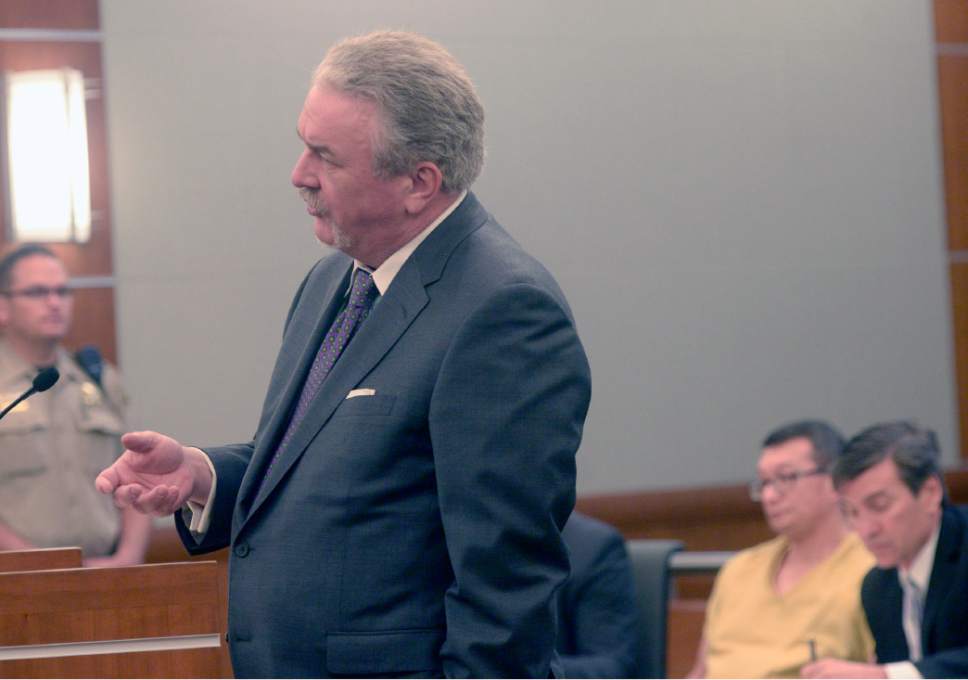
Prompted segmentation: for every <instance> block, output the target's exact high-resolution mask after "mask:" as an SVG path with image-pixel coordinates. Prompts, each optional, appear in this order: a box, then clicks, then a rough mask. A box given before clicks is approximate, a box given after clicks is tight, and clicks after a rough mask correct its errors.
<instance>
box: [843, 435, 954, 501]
mask: <svg viewBox="0 0 968 680" xmlns="http://www.w3.org/2000/svg"><path fill="white" fill-rule="evenodd" d="M888 456H890V458H891V460H893V461H894V464H895V465H896V466H897V472H898V475H899V476H900V477H901V481H902V482H904V484H905V486H907V488H908V489H910V490H911V493H912V494H914V495H917V494H918V492H919V491H920V490H921V487H922V486H923V485H924V482H925V480H927V479H928V477H932V476H934V477H937V478H938V481H940V482H941V488H942V489H944V480H943V479H942V477H941V467H940V462H939V461H940V459H941V447H940V446H938V438H937V436H936V435H935V434H934V432H932V431H931V430H928V429H925V428H923V427H921V426H919V425H917V424H916V423H912V422H908V421H904V420H898V421H895V422H891V423H879V424H877V425H873V426H871V427H869V428H867V429H866V430H864V431H862V432H861V433H860V434H858V435H857V436H855V437H854V438H853V439H851V440H850V441H849V442H847V446H846V447H845V448H844V453H843V455H842V456H841V457H840V458H839V459H838V460H837V463H836V464H835V465H834V470H833V479H834V486H835V487H838V488H839V487H841V486H843V485H844V484H846V483H847V482H849V481H851V480H853V479H857V478H858V477H860V476H861V475H862V474H864V473H865V472H866V471H867V470H869V469H870V468H872V467H874V466H875V465H877V464H878V463H880V462H881V461H883V460H885V459H887V458H888Z"/></svg>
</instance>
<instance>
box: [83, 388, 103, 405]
mask: <svg viewBox="0 0 968 680" xmlns="http://www.w3.org/2000/svg"><path fill="white" fill-rule="evenodd" d="M81 400H82V401H83V402H84V406H86V407H87V408H92V407H94V406H99V405H100V404H101V390H99V389H98V388H97V386H96V385H95V384H94V383H92V382H83V383H81Z"/></svg>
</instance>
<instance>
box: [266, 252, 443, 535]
mask: <svg viewBox="0 0 968 680" xmlns="http://www.w3.org/2000/svg"><path fill="white" fill-rule="evenodd" d="M426 304H427V294H426V292H425V291H424V288H423V284H421V282H420V278H419V275H418V272H417V270H416V268H415V267H404V268H403V269H401V271H400V272H399V273H398V274H397V276H396V277H395V278H394V279H393V283H392V284H391V285H390V288H389V289H388V290H387V293H386V295H385V296H383V297H381V298H380V300H379V302H378V303H377V304H376V305H375V306H374V307H373V309H372V311H371V312H370V314H369V316H367V318H366V321H364V322H363V325H362V326H360V328H359V329H358V330H357V331H356V334H355V335H354V336H353V338H352V340H351V341H350V343H349V344H348V345H347V346H346V349H345V350H343V353H342V355H340V357H339V359H337V360H336V363H335V364H334V365H333V368H332V370H331V371H330V372H329V375H327V376H326V379H325V380H324V381H323V384H322V386H321V387H320V388H319V393H318V394H317V395H316V398H315V399H313V402H312V404H311V405H310V407H309V410H308V411H307V412H306V415H305V417H304V418H303V420H302V422H301V423H300V424H299V425H298V426H297V428H296V431H295V432H294V433H293V436H292V439H291V440H290V441H289V444H288V445H287V446H286V448H285V450H283V451H281V452H280V454H279V458H278V459H277V460H276V461H275V463H274V464H273V466H272V471H271V473H270V474H269V477H267V478H266V480H265V481H264V482H263V483H262V485H261V488H259V489H258V494H257V495H256V497H255V500H254V502H253V503H252V507H251V510H250V511H249V513H248V515H249V516H250V517H251V516H252V515H253V514H254V513H255V512H256V511H257V510H258V509H259V507H260V506H261V505H262V503H263V502H265V499H266V497H268V496H269V495H270V494H271V493H272V492H273V490H274V489H275V488H276V486H277V485H278V484H279V482H280V481H281V480H282V478H283V477H285V475H286V473H287V472H288V471H289V469H290V468H291V467H292V466H293V465H294V464H295V463H296V461H297V460H299V458H300V457H301V456H302V455H303V453H304V452H305V451H306V448H307V447H308V446H309V444H310V442H311V441H312V440H313V438H314V437H315V436H316V435H317V434H318V433H319V431H320V430H321V429H322V428H323V426H324V425H325V424H326V423H327V422H328V421H329V419H330V417H331V416H332V415H333V412H334V411H335V410H336V408H337V407H338V406H339V405H340V404H341V403H342V402H343V400H344V399H346V395H347V393H349V391H350V390H351V389H353V388H354V387H356V386H357V385H358V384H359V383H360V381H361V380H363V378H365V377H366V375H367V374H368V373H369V372H370V371H371V370H373V367H374V366H376V365H377V363H379V361H380V360H381V359H382V358H383V357H384V356H385V355H386V353H387V352H388V351H389V350H390V348H391V347H392V346H393V344H394V343H395V342H396V341H397V339H398V338H399V337H400V336H401V335H402V334H403V332H404V331H405V330H406V329H407V328H408V327H409V326H410V324H411V323H413V320H414V319H415V318H416V317H417V315H418V314H419V313H420V311H421V310H422V309H423V308H424V306H425V305H426ZM320 341H321V338H320ZM317 344H318V343H317ZM313 355H315V352H313ZM309 361H310V362H312V358H310V360H309ZM301 365H303V366H304V365H305V364H301ZM304 373H305V371H303V374H304ZM298 382H299V383H300V385H299V388H301V386H302V385H301V383H302V381H301V380H300V381H298ZM298 396H299V395H298V388H297V389H295V390H293V388H292V387H290V388H289V390H288V391H287V399H286V402H285V403H287V404H289V405H290V408H287V409H286V410H285V411H286V412H285V417H284V418H282V419H281V420H280V422H279V423H278V424H277V425H276V428H277V431H281V429H282V428H283V427H284V424H283V423H282V421H283V420H284V421H286V422H288V416H289V413H290V412H291V405H292V403H293V400H294V399H298ZM277 438H278V437H277Z"/></svg>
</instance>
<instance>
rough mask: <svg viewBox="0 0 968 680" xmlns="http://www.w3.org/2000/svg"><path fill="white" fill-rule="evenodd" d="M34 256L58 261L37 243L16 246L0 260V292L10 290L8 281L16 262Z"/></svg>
mask: <svg viewBox="0 0 968 680" xmlns="http://www.w3.org/2000/svg"><path fill="white" fill-rule="evenodd" d="M34 255H43V256H45V257H52V258H54V259H55V260H56V259H58V258H57V256H56V255H54V251H52V250H51V249H50V248H48V247H47V246H42V245H40V244H39V243H25V244H23V245H20V246H17V247H16V248H14V249H13V250H11V251H9V252H8V253H7V254H6V255H4V256H3V258H0V290H2V291H5V290H8V289H9V288H10V279H11V275H12V273H13V268H14V267H15V266H16V265H17V263H18V262H20V261H21V260H23V259H24V258H27V257H32V256H34Z"/></svg>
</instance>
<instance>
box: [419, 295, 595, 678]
mask: <svg viewBox="0 0 968 680" xmlns="http://www.w3.org/2000/svg"><path fill="white" fill-rule="evenodd" d="M589 397H590V375H589V371H588V363H587V360H586V359H585V354H584V351H583V350H582V347H581V344H580V342H579V340H578V336H577V334H576V332H575V328H574V325H573V324H572V322H571V319H570V316H569V314H568V313H567V312H566V310H565V309H564V307H563V306H562V304H561V303H559V301H558V300H557V299H556V298H555V297H554V296H553V295H551V294H550V293H548V292H547V291H544V290H542V289H539V288H537V287H535V286H531V285H525V284H521V285H515V286H509V287H507V288H505V289H503V290H502V291H500V292H498V293H497V294H495V295H493V296H491V297H490V298H489V299H488V300H487V301H486V302H485V303H484V304H483V305H481V306H479V307H478V308H477V309H476V310H474V311H472V312H471V314H470V315H469V316H468V318H467V319H466V320H465V322H464V323H463V324H462V326H461V327H460V329H459V330H458V332H457V333H456V334H455V337H454V339H453V341H452V342H451V344H450V349H449V350H448V352H447V354H446V356H445V358H444V361H443V363H442V365H441V369H440V372H439V375H438V379H437V382H436V384H435V387H434V392H433V396H432V399H431V405H430V437H431V442H432V445H433V452H434V466H435V474H436V477H437V486H438V500H439V504H440V513H441V519H442V522H443V526H444V533H445V538H446V543H447V551H448V554H449V556H450V561H451V565H452V567H453V571H454V581H453V585H452V586H451V587H450V588H449V589H448V591H447V593H446V596H445V603H444V607H445V614H446V623H447V637H446V640H445V642H444V644H443V646H442V648H441V659H442V662H443V667H444V673H445V674H446V675H447V676H448V677H467V676H470V677H548V674H549V670H550V661H551V659H552V656H553V654H554V645H555V614H554V594H555V591H556V589H557V588H558V587H559V586H560V585H561V584H562V583H563V582H564V580H565V579H566V578H567V576H568V556H567V552H566V550H565V547H564V544H563V543H562V539H561V534H560V529H561V527H562V526H564V523H565V521H566V520H567V518H568V514H569V513H570V512H571V509H572V507H573V506H574V501H575V459H574V455H575V451H576V450H577V448H578V443H579V441H580V439H581V431H582V425H583V423H584V418H585V413H586V411H587V409H588V401H589Z"/></svg>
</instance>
